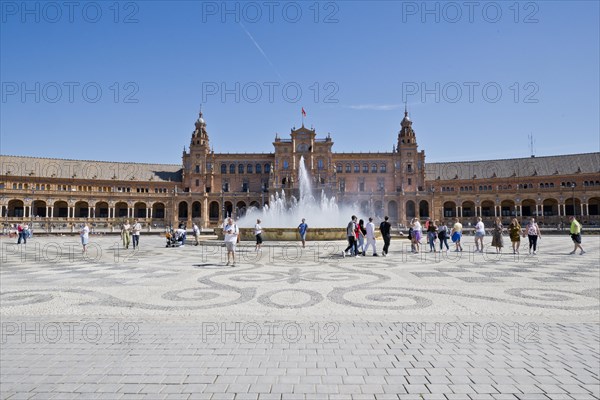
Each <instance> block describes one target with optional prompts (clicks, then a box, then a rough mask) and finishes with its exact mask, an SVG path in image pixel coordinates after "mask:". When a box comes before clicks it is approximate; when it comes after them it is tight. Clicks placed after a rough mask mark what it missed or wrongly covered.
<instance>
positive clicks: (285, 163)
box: [283, 160, 290, 169]
mask: <svg viewBox="0 0 600 400" xmlns="http://www.w3.org/2000/svg"><path fill="white" fill-rule="evenodd" d="M289 167H290V163H289V162H288V160H283V169H288V168H289Z"/></svg>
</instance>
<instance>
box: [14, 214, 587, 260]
mask: <svg viewBox="0 0 600 400" xmlns="http://www.w3.org/2000/svg"><path fill="white" fill-rule="evenodd" d="M367 221H368V222H365V220H363V219H359V218H358V217H356V216H355V215H352V217H351V218H350V221H349V222H348V224H347V226H346V238H347V241H348V246H347V247H346V248H345V249H344V250H343V251H342V253H341V256H342V257H347V256H352V257H359V256H361V255H362V256H366V255H367V252H368V251H369V249H370V250H371V251H372V253H371V254H372V256H374V257H378V256H379V254H378V253H377V241H376V227H375V223H374V222H373V217H369V218H368V219H367ZM569 221H570V236H571V240H572V242H573V245H574V247H573V251H571V252H570V253H569V254H570V255H573V254H575V253H576V252H577V251H578V250H579V254H580V255H583V254H585V250H584V249H583V247H582V246H581V224H580V223H579V221H577V219H576V218H575V217H573V216H571V217H569ZM297 229H298V235H299V237H300V242H301V244H302V248H305V247H306V237H307V232H308V224H307V222H306V219H305V218H302V221H301V222H300V224H299V225H298V228H297ZM378 229H379V232H380V233H381V237H382V239H383V248H382V251H381V255H382V256H384V257H386V256H388V252H389V247H390V241H391V231H392V226H391V224H390V222H389V217H387V216H385V217H384V219H383V221H382V222H381V223H380V224H379V227H378ZM141 231H142V225H141V224H140V222H139V221H138V220H135V221H134V222H133V225H132V224H130V223H129V221H125V222H124V223H123V224H122V225H121V239H122V241H123V247H125V249H129V246H130V245H133V248H134V249H136V248H138V247H139V243H140V233H141ZM192 232H193V235H194V239H195V242H194V244H195V245H196V246H197V245H198V244H199V242H200V228H198V225H197V224H196V223H194V224H193V228H192ZM79 233H80V237H81V244H82V246H83V253H85V252H86V247H87V244H88V242H89V233H90V228H89V227H88V224H87V223H83V224H82V225H81V230H80V232H79ZM262 233H263V228H262V226H261V220H260V219H257V220H256V224H255V226H254V236H255V239H256V245H255V251H257V252H260V251H262V244H263V237H262ZM505 233H507V234H508V237H509V239H510V242H511V245H512V252H513V254H519V250H520V247H521V238H523V239H525V238H527V241H528V245H529V254H534V255H536V254H537V252H538V249H539V242H540V241H541V237H542V235H541V230H540V227H539V226H538V224H537V222H536V221H535V218H533V217H532V218H529V219H528V221H527V224H526V225H525V226H521V224H520V223H519V220H518V219H517V218H513V219H512V220H511V222H510V224H509V225H508V226H507V227H505V226H504V225H503V224H502V220H501V219H500V218H496V219H495V220H494V221H493V223H492V226H491V236H492V241H491V246H492V247H493V248H495V250H496V253H498V254H499V253H501V252H502V249H503V248H504V234H505ZM17 235H18V241H17V244H21V243H25V244H26V243H27V239H28V238H30V237H31V235H32V231H31V228H30V227H29V226H28V225H27V224H16V225H15V226H13V227H12V228H11V234H10V236H11V237H15V236H17ZM186 235H187V230H186V228H185V225H183V224H180V225H179V227H178V228H177V230H173V229H170V230H169V231H167V233H166V237H167V247H180V246H184V245H185V242H186ZM223 235H224V246H225V247H226V248H227V265H229V264H231V265H232V266H234V265H235V251H236V244H237V243H239V242H240V230H239V228H238V226H237V225H236V224H235V222H234V221H233V219H232V218H231V217H229V218H227V219H226V220H225V221H224V223H223ZM486 235H487V233H486V227H485V224H484V223H483V221H482V219H481V217H478V218H477V222H476V224H475V225H474V237H475V250H474V251H475V252H479V253H483V251H484V241H483V239H484V237H485V236H486ZM423 238H425V239H426V243H427V245H428V247H429V252H438V251H440V252H442V251H445V252H448V251H449V250H450V246H449V244H448V240H451V241H452V243H453V244H454V251H455V252H462V251H463V245H462V244H463V225H462V224H461V222H460V219H459V218H455V219H454V221H453V223H452V224H451V225H450V224H449V223H447V222H446V221H445V220H431V219H429V218H427V220H426V221H425V223H424V225H423V226H422V225H421V222H420V221H419V219H417V218H413V219H412V220H411V221H410V225H409V228H408V239H409V240H410V244H411V252H412V253H415V254H417V253H419V252H421V241H422V240H423ZM438 246H439V250H438Z"/></svg>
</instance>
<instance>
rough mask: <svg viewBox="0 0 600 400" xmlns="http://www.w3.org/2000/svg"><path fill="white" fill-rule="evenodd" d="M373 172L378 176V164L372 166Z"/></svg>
mask: <svg viewBox="0 0 600 400" xmlns="http://www.w3.org/2000/svg"><path fill="white" fill-rule="evenodd" d="M371 172H372V173H374V174H376V173H377V164H372V165H371Z"/></svg>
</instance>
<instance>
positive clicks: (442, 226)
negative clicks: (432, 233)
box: [438, 220, 450, 251]
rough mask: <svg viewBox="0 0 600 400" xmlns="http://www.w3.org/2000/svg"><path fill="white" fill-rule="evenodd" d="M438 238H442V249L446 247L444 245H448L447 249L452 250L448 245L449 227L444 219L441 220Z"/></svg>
mask: <svg viewBox="0 0 600 400" xmlns="http://www.w3.org/2000/svg"><path fill="white" fill-rule="evenodd" d="M438 239H439V240H440V251H442V250H443V249H444V245H446V251H448V250H450V247H449V246H448V227H447V226H446V224H445V222H444V220H441V221H440V224H439V226H438Z"/></svg>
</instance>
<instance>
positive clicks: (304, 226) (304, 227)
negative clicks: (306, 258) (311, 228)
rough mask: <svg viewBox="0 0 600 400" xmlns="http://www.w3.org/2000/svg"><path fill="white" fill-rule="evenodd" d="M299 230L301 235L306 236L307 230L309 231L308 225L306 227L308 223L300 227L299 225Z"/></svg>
mask: <svg viewBox="0 0 600 400" xmlns="http://www.w3.org/2000/svg"><path fill="white" fill-rule="evenodd" d="M298 229H299V230H300V234H301V235H304V234H305V233H306V230H307V229H308V225H306V223H304V222H303V223H301V224H300V225H298Z"/></svg>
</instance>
